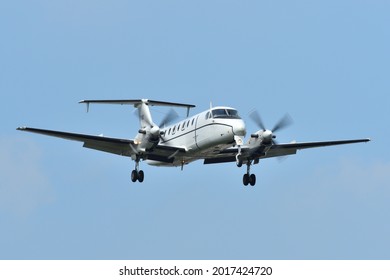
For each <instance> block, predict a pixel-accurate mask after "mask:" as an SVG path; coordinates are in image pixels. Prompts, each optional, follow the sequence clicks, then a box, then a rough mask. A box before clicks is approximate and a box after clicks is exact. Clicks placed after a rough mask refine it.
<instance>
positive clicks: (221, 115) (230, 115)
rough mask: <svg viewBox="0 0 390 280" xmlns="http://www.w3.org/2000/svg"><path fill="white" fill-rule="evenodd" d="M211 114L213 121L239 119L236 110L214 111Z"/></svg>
mask: <svg viewBox="0 0 390 280" xmlns="http://www.w3.org/2000/svg"><path fill="white" fill-rule="evenodd" d="M212 113H213V118H215V119H241V118H240V116H239V115H238V112H237V110H233V109H215V110H213V111H212Z"/></svg>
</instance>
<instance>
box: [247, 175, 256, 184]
mask: <svg viewBox="0 0 390 280" xmlns="http://www.w3.org/2000/svg"><path fill="white" fill-rule="evenodd" d="M249 183H250V184H251V186H252V187H253V186H254V185H256V175H255V174H252V175H251V176H249Z"/></svg>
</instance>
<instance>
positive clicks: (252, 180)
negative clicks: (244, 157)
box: [242, 161, 256, 187]
mask: <svg viewBox="0 0 390 280" xmlns="http://www.w3.org/2000/svg"><path fill="white" fill-rule="evenodd" d="M251 164H252V162H251V161H248V163H247V164H246V166H247V171H246V174H244V177H243V178H242V182H243V183H244V186H248V185H249V184H250V185H251V186H252V187H253V186H254V185H256V175H255V174H250V170H251Z"/></svg>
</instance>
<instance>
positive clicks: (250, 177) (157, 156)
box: [17, 99, 370, 186]
mask: <svg viewBox="0 0 390 280" xmlns="http://www.w3.org/2000/svg"><path fill="white" fill-rule="evenodd" d="M79 103H84V104H86V105H87V111H88V110H89V106H90V104H117V105H133V106H134V107H135V108H136V109H137V110H138V116H139V121H140V129H139V130H138V133H137V135H136V136H135V138H134V139H120V138H111V137H105V136H94V135H86V134H78V133H70V132H64V131H54V130H46V129H40V128H31V127H19V128H17V129H18V130H21V131H27V132H33V133H38V134H43V135H48V136H54V137H59V138H64V139H67V140H74V141H79V142H83V143H84V145H83V147H85V148H89V149H94V150H99V151H103V152H108V153H112V154H117V155H120V156H126V157H130V158H131V159H132V160H133V161H135V168H134V170H133V171H132V172H131V181H132V182H136V181H138V182H140V183H142V182H143V181H144V178H145V173H144V171H143V170H141V169H140V162H141V160H142V161H145V162H146V163H147V164H149V165H152V166H168V167H181V169H182V170H183V167H184V165H187V164H189V163H191V162H193V161H196V160H203V161H204V164H217V163H228V162H235V163H236V165H237V166H238V167H242V165H244V164H245V165H246V167H247V168H246V173H245V174H244V176H243V179H242V181H243V184H244V186H248V185H251V186H254V185H255V184H256V175H255V174H251V171H250V168H251V166H252V165H254V164H258V163H259V161H260V160H262V159H266V158H272V157H284V156H288V155H294V154H296V153H297V151H298V150H302V149H308V148H317V147H324V146H334V145H343V144H352V143H361V142H369V141H370V139H369V138H364V139H352V140H336V141H321V142H301V143H298V142H291V143H283V144H280V143H278V142H277V141H276V140H275V138H276V135H275V132H277V131H278V130H280V129H283V128H285V127H287V126H289V125H290V124H291V118H290V117H289V116H288V115H286V116H285V117H283V118H282V119H281V120H280V121H279V122H278V123H277V124H276V125H275V126H274V127H273V128H272V129H267V128H266V127H265V125H264V123H263V121H262V119H261V118H260V115H259V114H258V112H257V111H253V112H252V113H251V114H250V117H251V118H252V120H253V121H254V122H255V123H256V124H257V125H258V126H259V128H260V130H258V131H257V132H255V133H253V134H251V135H250V138H249V140H248V141H247V142H246V143H245V144H244V137H245V136H246V127H245V123H244V121H243V120H242V119H241V117H240V116H239V113H238V111H237V110H236V109H234V108H231V107H223V106H218V107H213V106H211V105H210V108H209V109H208V110H206V111H203V112H201V113H199V114H196V115H194V116H191V117H190V116H189V113H190V109H191V108H194V107H195V105H191V104H183V103H173V102H165V101H155V100H149V99H131V100H81V101H80V102H79ZM151 106H169V107H182V108H187V117H186V118H185V119H184V120H182V121H180V122H178V123H175V124H171V125H170V124H169V123H171V122H172V121H173V120H174V119H175V118H176V117H177V114H176V113H175V112H174V111H173V110H172V111H170V112H169V113H168V114H167V115H166V116H165V117H164V118H163V120H162V121H161V123H160V124H159V125H157V124H156V123H154V122H153V119H152V115H151V112H150V107H151Z"/></svg>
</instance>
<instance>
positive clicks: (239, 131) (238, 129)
mask: <svg viewBox="0 0 390 280" xmlns="http://www.w3.org/2000/svg"><path fill="white" fill-rule="evenodd" d="M233 133H234V135H237V136H245V135H246V128H245V123H244V122H243V121H242V120H240V121H237V122H236V123H235V124H234V126H233Z"/></svg>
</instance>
